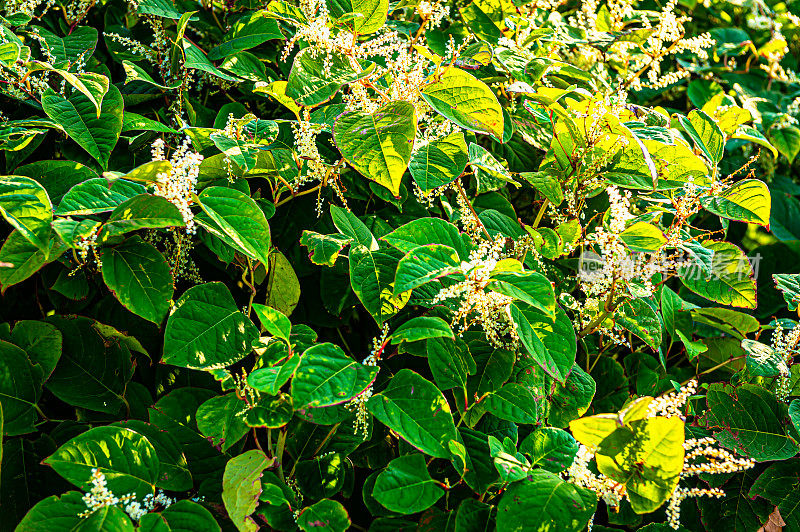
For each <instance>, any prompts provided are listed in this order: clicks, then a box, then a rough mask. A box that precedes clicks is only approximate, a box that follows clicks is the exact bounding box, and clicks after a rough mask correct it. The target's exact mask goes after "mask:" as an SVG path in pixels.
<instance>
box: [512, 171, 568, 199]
mask: <svg viewBox="0 0 800 532" xmlns="http://www.w3.org/2000/svg"><path fill="white" fill-rule="evenodd" d="M519 176H520V177H521V178H522V179H524V180H525V181H527V182H528V183H530V184H531V185H533V187H534V188H535V189H536V190H538V191H539V192H540V193H541V194H542V196H544V197H545V198H547V200H548V201H549V202H550V203H552V204H553V205H561V202H562V201H564V191H563V190H562V189H561V183H559V181H558V178H557V177H556V176H554V175H552V174H551V173H550V172H544V171H542V172H521V173H520V174H519Z"/></svg>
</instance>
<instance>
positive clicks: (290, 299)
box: [264, 248, 300, 316]
mask: <svg viewBox="0 0 800 532" xmlns="http://www.w3.org/2000/svg"><path fill="white" fill-rule="evenodd" d="M265 266H266V265H265ZM266 289H267V298H266V300H265V301H264V303H265V304H266V305H267V306H268V307H272V308H274V309H275V310H277V311H279V312H282V313H283V314H285V315H287V316H291V315H292V311H293V310H294V309H295V307H296V306H297V303H298V302H299V301H300V281H299V279H298V278H297V274H296V273H295V271H294V268H292V265H291V263H290V262H289V261H288V259H287V258H286V256H284V254H283V253H281V252H280V251H278V250H277V249H275V248H273V249H272V251H271V252H270V254H269V267H268V268H267V281H266Z"/></svg>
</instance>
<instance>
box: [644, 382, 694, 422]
mask: <svg viewBox="0 0 800 532" xmlns="http://www.w3.org/2000/svg"><path fill="white" fill-rule="evenodd" d="M696 392H697V379H692V380H690V381H689V382H687V383H686V384H684V385H683V386H681V390H680V391H679V392H670V393H668V394H666V395H662V396H659V397H656V398H655V399H653V401H652V402H651V403H650V406H649V408H648V417H654V416H661V417H675V416H677V417H680V418H681V419H682V418H683V412H682V409H683V407H684V406H685V405H686V401H688V400H689V398H690V397H691V396H693V395H694V394H695V393H696Z"/></svg>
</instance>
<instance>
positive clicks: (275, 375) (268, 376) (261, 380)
mask: <svg viewBox="0 0 800 532" xmlns="http://www.w3.org/2000/svg"><path fill="white" fill-rule="evenodd" d="M299 365H300V357H299V356H297V355H293V356H292V357H291V358H289V360H287V361H286V362H284V363H283V364H281V365H280V366H275V367H271V368H258V369H256V370H253V371H252V372H251V373H250V374H249V375H248V376H247V384H249V385H250V386H251V387H252V388H255V389H256V390H258V391H259V392H264V393H267V394H269V395H278V393H279V392H280V389H281V386H283V385H284V384H286V383H287V382H289V379H290V378H291V377H292V375H294V372H295V370H296V369H297V366H299Z"/></svg>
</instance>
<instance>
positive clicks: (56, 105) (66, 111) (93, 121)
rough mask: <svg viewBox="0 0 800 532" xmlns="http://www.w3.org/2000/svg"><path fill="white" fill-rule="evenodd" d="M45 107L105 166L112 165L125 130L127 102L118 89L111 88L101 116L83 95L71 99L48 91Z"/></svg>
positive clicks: (45, 97) (65, 129)
mask: <svg viewBox="0 0 800 532" xmlns="http://www.w3.org/2000/svg"><path fill="white" fill-rule="evenodd" d="M42 108H43V109H44V112H45V113H47V116H49V117H50V118H52V119H53V120H54V121H55V122H56V123H58V124H59V125H60V126H61V127H63V128H64V131H65V132H66V133H67V135H69V137H70V138H71V139H72V140H74V141H75V142H77V143H78V145H80V147H81V148H83V149H84V150H86V151H87V152H88V153H89V155H91V156H92V157H94V159H95V160H96V161H97V162H98V163H100V166H101V167H103V168H106V167H107V166H108V159H109V157H110V156H111V150H113V149H114V146H115V145H116V144H117V140H118V139H119V134H120V132H121V131H122V108H123V101H122V95H121V94H120V92H119V90H118V89H117V88H116V87H114V86H113V85H111V86H109V88H108V93H106V95H105V96H104V97H103V104H102V106H101V108H100V115H99V116H98V115H97V112H96V110H95V107H94V103H92V101H91V100H89V98H87V97H86V96H84V95H83V94H73V95H72V96H70V98H69V99H67V98H64V97H63V96H60V95H58V94H56V93H54V92H52V91H49V92H46V93H45V94H44V96H42Z"/></svg>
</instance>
